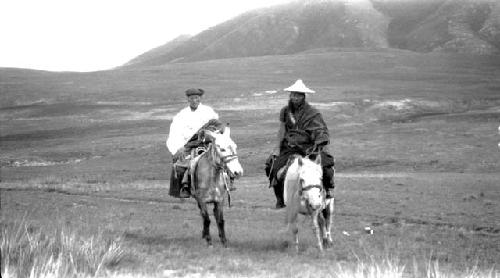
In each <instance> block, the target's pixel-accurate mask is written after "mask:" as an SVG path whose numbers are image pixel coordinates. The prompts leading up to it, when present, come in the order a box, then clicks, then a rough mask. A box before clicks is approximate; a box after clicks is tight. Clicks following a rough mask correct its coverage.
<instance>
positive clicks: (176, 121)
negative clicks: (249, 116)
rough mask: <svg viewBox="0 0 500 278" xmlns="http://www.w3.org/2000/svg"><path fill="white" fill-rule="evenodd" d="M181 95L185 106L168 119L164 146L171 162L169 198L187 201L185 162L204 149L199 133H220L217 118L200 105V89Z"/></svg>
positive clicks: (219, 123) (187, 178) (187, 179)
mask: <svg viewBox="0 0 500 278" xmlns="http://www.w3.org/2000/svg"><path fill="white" fill-rule="evenodd" d="M185 93H186V97H187V101H188V103H189V106H188V107H186V108H184V109H182V110H181V111H180V112H179V113H177V114H176V115H175V116H174V118H173V119H172V124H171V125H170V132H169V134H168V139H167V142H166V145H167V148H168V150H169V151H170V153H171V154H172V162H173V166H172V174H171V177H170V191H169V194H170V195H171V196H174V197H179V198H188V197H190V195H191V192H190V184H189V183H190V182H189V171H188V168H189V161H190V160H191V159H193V158H194V156H196V155H197V154H198V153H197V150H198V149H199V148H203V147H204V146H206V145H205V144H206V143H205V141H204V140H203V138H202V137H201V136H200V131H201V130H204V129H209V130H212V131H215V130H221V129H222V124H221V122H220V121H219V115H218V114H217V113H216V112H215V111H214V110H213V109H212V108H211V107H210V106H207V105H204V104H202V103H201V97H202V96H203V94H204V93H205V91H204V90H203V89H194V88H191V89H188V90H187V91H186V92H185ZM179 183H180V185H179ZM179 187H180V189H179ZM231 187H232V183H231ZM231 189H234V188H231Z"/></svg>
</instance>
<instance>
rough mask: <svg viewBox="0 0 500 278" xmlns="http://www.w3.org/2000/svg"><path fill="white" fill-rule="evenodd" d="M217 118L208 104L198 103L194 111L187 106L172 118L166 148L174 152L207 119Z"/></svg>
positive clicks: (206, 121)
mask: <svg viewBox="0 0 500 278" xmlns="http://www.w3.org/2000/svg"><path fill="white" fill-rule="evenodd" d="M212 119H215V120H218V119H219V115H218V114H217V113H216V112H215V111H214V110H213V109H212V108H211V107H209V106H207V105H203V104H201V103H200V104H199V105H198V108H196V110H195V111H192V110H191V108H190V107H189V106H188V107H186V108H184V109H182V110H181V111H180V112H179V113H177V115H175V116H174V118H173V119H172V124H171V125H170V132H169V133H168V138H167V148H168V150H169V151H170V153H171V154H175V153H176V152H177V151H178V150H179V149H180V148H182V147H183V146H184V144H186V143H187V141H188V140H189V139H191V137H193V135H194V134H195V133H196V132H198V130H199V129H200V128H201V127H202V126H203V125H204V124H206V123H208V121H210V120H212Z"/></svg>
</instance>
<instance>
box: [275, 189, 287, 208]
mask: <svg viewBox="0 0 500 278" xmlns="http://www.w3.org/2000/svg"><path fill="white" fill-rule="evenodd" d="M273 189H274V195H276V209H281V208H284V207H285V200H284V198H283V183H278V184H276V185H275V186H273Z"/></svg>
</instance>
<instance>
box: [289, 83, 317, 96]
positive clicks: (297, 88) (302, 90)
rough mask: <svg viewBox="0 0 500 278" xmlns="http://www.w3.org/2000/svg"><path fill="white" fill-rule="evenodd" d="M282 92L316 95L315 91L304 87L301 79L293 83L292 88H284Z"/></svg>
mask: <svg viewBox="0 0 500 278" xmlns="http://www.w3.org/2000/svg"><path fill="white" fill-rule="evenodd" d="M283 90H284V91H286V92H300V93H306V94H314V93H316V92H315V91H313V90H311V89H309V88H307V87H306V85H304V82H302V79H299V80H297V81H295V83H294V84H293V85H292V86H290V87H288V88H285V89H283Z"/></svg>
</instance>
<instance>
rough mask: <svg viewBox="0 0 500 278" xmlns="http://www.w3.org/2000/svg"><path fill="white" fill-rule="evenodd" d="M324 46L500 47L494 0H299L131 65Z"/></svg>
mask: <svg viewBox="0 0 500 278" xmlns="http://www.w3.org/2000/svg"><path fill="white" fill-rule="evenodd" d="M317 48H323V49H324V48H360V49H374V48H375V49H387V48H399V49H405V50H410V51H416V52H433V51H435V52H439V51H444V52H458V53H469V54H498V53H500V3H499V2H498V1H495V0H480V1H477V0H424V1H417V0H406V1H397V0H363V1H342V0H307V1H304V0H299V1H293V2H290V3H289V4H283V5H278V6H274V7H269V8H263V9H258V10H254V11H250V12H247V13H244V14H242V15H239V16H237V17H235V18H233V19H231V20H229V21H226V22H223V23H221V24H219V25H217V26H214V27H212V28H210V29H208V30H205V31H203V32H201V33H199V34H198V35H196V36H193V37H191V38H189V39H185V40H182V41H175V43H173V44H172V43H167V44H166V45H164V46H161V47H159V48H156V49H154V50H152V51H150V52H147V53H144V54H142V55H141V56H139V57H138V58H135V59H133V60H131V61H130V62H129V63H127V64H126V65H125V66H128V67H134V66H154V65H162V64H166V63H171V62H190V61H200V60H210V59H223V58H235V57H249V56H264V55H283V54H296V53H300V52H303V51H310V50H312V49H317Z"/></svg>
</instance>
